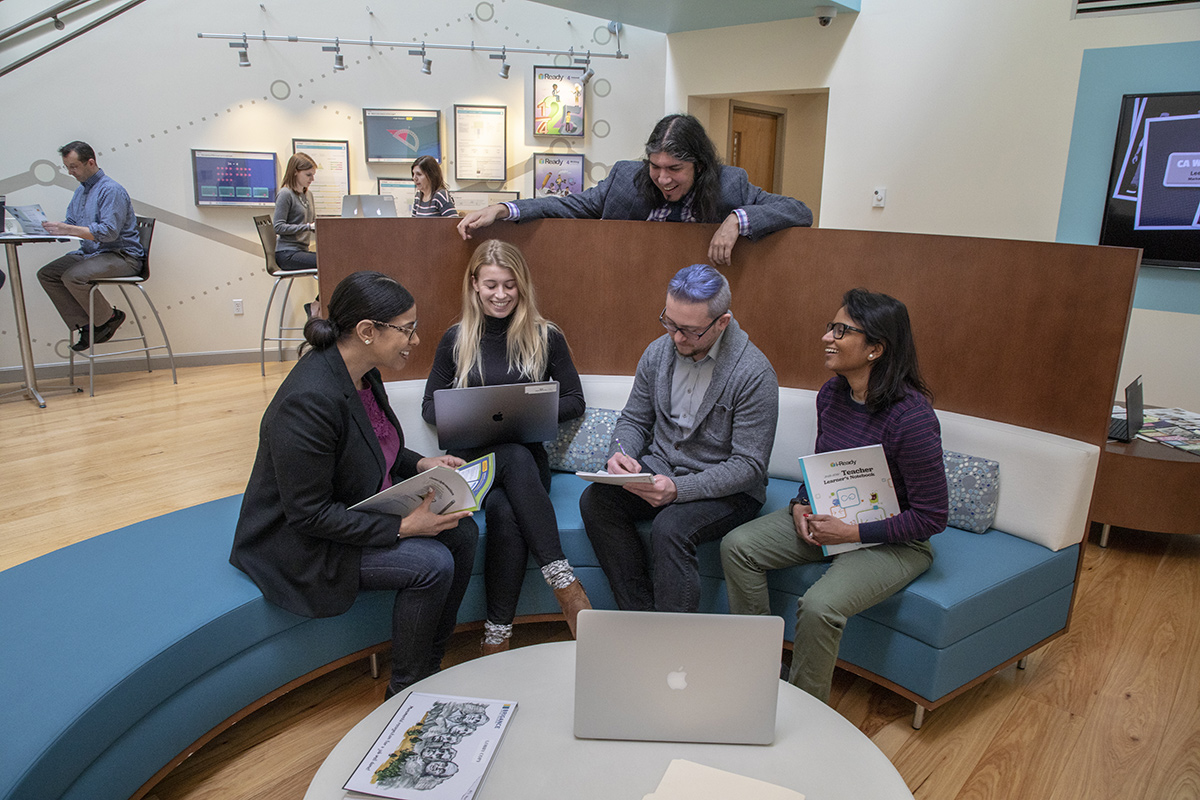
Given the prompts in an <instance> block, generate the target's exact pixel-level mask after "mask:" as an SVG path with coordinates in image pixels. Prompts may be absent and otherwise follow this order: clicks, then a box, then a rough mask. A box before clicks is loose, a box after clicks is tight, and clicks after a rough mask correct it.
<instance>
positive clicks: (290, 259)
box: [275, 250, 317, 270]
mask: <svg viewBox="0 0 1200 800" xmlns="http://www.w3.org/2000/svg"><path fill="white" fill-rule="evenodd" d="M275 263H276V264H278V265H279V268H280V269H286V270H294V269H316V268H317V254H316V253H314V252H312V251H311V250H276V251H275Z"/></svg>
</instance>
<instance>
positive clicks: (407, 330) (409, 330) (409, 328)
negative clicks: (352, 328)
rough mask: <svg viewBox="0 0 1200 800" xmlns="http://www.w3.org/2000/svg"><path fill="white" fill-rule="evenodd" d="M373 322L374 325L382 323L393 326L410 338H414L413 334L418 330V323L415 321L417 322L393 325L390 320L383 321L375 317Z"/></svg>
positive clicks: (384, 325)
mask: <svg viewBox="0 0 1200 800" xmlns="http://www.w3.org/2000/svg"><path fill="white" fill-rule="evenodd" d="M371 324H372V325H382V326H383V327H385V328H391V329H392V330H394V331H400V333H403V334H404V335H405V336H406V337H408V339H410V340H411V339H412V337H413V335H414V334H415V333H416V332H417V323H415V322H414V323H413V324H412V325H393V324H392V323H390V322H381V321H379V320H377V319H373V320H371Z"/></svg>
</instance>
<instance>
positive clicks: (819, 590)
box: [721, 508, 933, 702]
mask: <svg viewBox="0 0 1200 800" xmlns="http://www.w3.org/2000/svg"><path fill="white" fill-rule="evenodd" d="M817 561H830V562H831V563H830V565H829V569H827V570H826V571H825V574H824V575H822V576H821V578H820V579H818V580H817V582H816V583H814V584H813V585H812V586H811V587H809V589H808V591H807V592H805V593H804V596H803V597H801V598H800V600H799V602H798V603H797V612H796V635H795V639H794V643H793V650H792V671H791V674H790V675H789V676H788V682H789V683H791V684H793V685H795V686H797V687H799V688H800V689H803V690H804V691H806V692H808V693H809V694H811V695H812V696H814V697H816V698H817V699H819V700H821V701H822V702H828V701H829V690H830V687H831V685H832V683H833V667H834V664H836V662H837V653H838V646H839V644H840V643H841V640H842V631H843V630H844V629H845V627H846V620H847V619H848V618H849V617H851V616H853V615H855V614H857V613H858V612H860V611H862V610H864V609H867V608H870V607H871V606H873V605H875V604H876V603H878V602H880V601H881V600H884V599H886V598H888V597H891V596H892V595H893V594H895V593H896V592H898V591H900V590H901V589H902V588H904V587H905V586H906V585H908V583H909V582H910V581H912V579H913V578H915V577H917V576H918V575H920V574H921V573H922V572H924V571H925V570H927V569H929V565H930V564H932V563H933V548H932V547H931V546H930V544H929V542H928V541H924V542H908V543H905V544H880V545H876V546H874V547H865V548H862V549H860V550H851V551H849V552H846V553H840V554H838V555H836V556H826V555H823V554H822V553H821V548H820V547H816V546H814V545H810V544H808V543H807V542H804V541H801V539H800V537H798V536H797V535H796V526H795V523H794V522H793V521H792V515H791V513H790V512H789V511H788V509H786V508H783V509H780V510H779V511H774V512H772V513H770V514H767V515H766V516H762V517H759V518H758V519H755V520H752V521H751V522H747V523H746V524H745V525H741V526H739V527H737V528H734V529H733V530H732V531H730V532H729V533H727V534H725V538H724V539H722V540H721V565H722V567H723V568H724V570H725V585H726V588H727V590H728V592H729V610H730V611H731V612H733V613H734V614H770V613H771V607H770V602H769V598H768V596H767V571H768V570H772V569H782V568H783V567H790V566H794V565H796V564H808V563H812V562H817Z"/></svg>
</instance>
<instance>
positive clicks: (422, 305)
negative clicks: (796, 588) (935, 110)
mask: <svg viewBox="0 0 1200 800" xmlns="http://www.w3.org/2000/svg"><path fill="white" fill-rule="evenodd" d="M456 222H457V220H456V219H368V220H350V219H323V220H321V221H320V222H318V223H317V226H318V227H317V232H318V240H319V242H320V244H319V253H320V269H321V278H320V281H321V296H322V297H323V298H328V297H330V296H331V294H332V292H333V289H334V287H335V286H336V285H337V283H338V281H339V280H341V279H342V278H343V277H345V276H346V275H348V274H350V273H351V272H354V271H355V270H360V269H371V270H378V271H380V272H384V273H386V274H388V275H392V276H394V277H395V278H397V279H398V280H399V281H400V282H401V283H403V284H404V285H405V286H406V287H408V289H409V290H410V291H411V292H412V293H413V295H414V296H415V297H416V298H417V307H418V312H419V318H420V335H421V344H420V346H419V347H418V348H417V349H416V350H415V351H414V353H413V358H412V360H411V361H410V365H409V367H408V372H407V373H405V374H404V375H402V376H401V375H392V376H385V377H388V378H391V379H397V378H400V377H404V378H422V377H424V376H425V375H427V374H428V371H429V367H430V364H431V363H432V359H433V352H434V349H435V347H436V345H437V342H438V340H439V339H440V338H441V335H442V334H443V333H444V332H445V330H446V328H447V327H448V326H449V325H450V324H451V323H453V322H454V321H455V320H456V319H457V317H458V314H459V310H460V308H461V292H462V278H463V272H464V270H465V268H466V264H467V261H468V259H469V258H470V255H471V253H472V251H473V250H474V248H475V246H476V245H477V244H478V243H479V242H480V241H483V239H485V238H498V239H504V240H505V241H509V242H512V243H513V244H516V245H517V246H519V247H520V248H521V250H522V251H523V252H524V253H525V256H526V258H527V259H528V261H529V264H530V267H531V269H532V271H533V276H534V282H535V284H536V289H537V302H538V306H539V308H540V309H541V311H542V313H543V314H544V315H545V316H546V317H547V318H549V319H552V320H554V321H555V322H557V323H558V324H559V325H560V326H561V327H562V329H563V331H564V332H565V333H566V336H567V341H568V342H569V343H570V345H571V349H572V352H573V353H574V357H575V363H576V366H577V367H578V368H579V371H580V372H581V373H599V374H633V372H634V369H635V368H636V366H637V361H638V357H639V356H640V355H641V353H642V350H643V349H644V348H645V347H646V345H647V344H648V343H649V342H650V341H651V340H652V339H654V338H655V337H657V336H660V335H661V334H662V333H663V329H662V327H661V326H660V325H659V323H658V315H659V312H660V311H661V310H662V307H663V303H664V298H665V295H666V285H667V281H668V280H669V279H670V277H671V276H672V275H673V274H674V273H675V272H676V271H677V270H678V269H680V268H681V267H684V266H687V265H688V264H692V263H697V262H705V261H707V257H706V254H707V250H708V242H709V239H710V238H711V236H712V234H713V231H714V230H715V228H716V226H713V225H695V224H692V225H684V224H669V223H652V222H611V221H592V220H538V221H534V222H527V223H521V224H511V223H503V222H501V223H497V224H495V225H493V226H492V227H490V228H487V229H485V230H484V231H482V235H481V236H479V235H477V238H476V239H475V240H472V241H469V242H464V241H463V240H462V239H461V238H459V236H458V234H457V232H456V230H455V224H456ZM733 261H734V263H733V264H732V265H731V266H730V267H727V268H724V269H723V270H722V271H723V272H724V274H725V276H726V277H727V278H728V279H729V282H730V285H731V288H732V290H733V313H734V316H735V317H736V318H737V319H738V322H739V323H740V324H741V326H742V327H743V328H744V329H745V330H746V331H747V332H748V333H749V335H750V338H751V339H752V340H753V341H754V343H755V344H757V345H758V346H759V348H761V349H762V351H763V352H764V353H766V355H767V357H768V358H770V359H771V363H772V364H774V366H775V370H776V372H777V373H778V374H779V383H780V385H782V386H793V387H798V388H805V389H816V388H818V387H819V386H820V385H821V384H822V383H824V381H825V380H826V379H828V378H829V373H828V372H827V371H826V370H825V368H824V364H823V358H822V349H823V348H822V344H821V336H822V335H823V334H824V333H825V323H827V322H828V321H829V320H831V319H832V318H833V315H834V313H835V312H836V311H837V309H838V307H839V306H840V305H841V297H842V293H843V292H844V291H845V290H847V289H850V288H853V287H856V286H863V287H866V288H868V289H871V290H872V291H879V292H886V293H888V294H890V295H893V296H895V297H897V298H899V299H900V300H903V301H904V303H905V304H906V305H907V306H908V309H909V314H910V316H911V318H912V322H913V328H914V332H915V336H916V341H917V350H918V353H919V356H920V361H921V367H922V370H923V372H924V373H925V377H926V380H927V381H928V383H929V384H930V386H931V387H932V388H933V390H934V393H935V395H936V397H935V403H934V404H935V405H936V407H938V408H941V409H945V410H948V411H956V412H959V413H963V414H970V415H974V416H979V417H987V418H989V419H994V420H999V421H1001V422H1008V423H1012V424H1014V425H1021V426H1025V427H1029V428H1035V429H1038V430H1043V431H1048V432H1050V433H1056V434H1059V435H1062V436H1067V437H1070V438H1073V439H1079V440H1083V441H1087V442H1091V443H1094V444H1096V445H1099V446H1101V447H1103V445H1104V442H1105V439H1106V437H1107V431H1108V420H1109V416H1110V412H1111V408H1112V400H1113V397H1114V394H1115V391H1116V382H1117V375H1118V370H1119V367H1120V362H1121V354H1122V349H1123V347H1124V341H1125V330H1126V326H1127V324H1128V321H1129V313H1130V309H1131V304H1132V300H1133V291H1134V286H1135V282H1136V279H1137V271H1138V262H1139V253H1138V251H1136V250H1128V249H1123V248H1109V247H1092V246H1084V245H1062V244H1053V243H1046V242H1024V241H1011V240H1000V239H977V238H966V237H956V236H930V235H920V234H904V233H885V232H875V231H844V230H831V229H805V228H797V229H791V230H785V231H781V232H779V233H776V234H773V235H771V236H768V237H766V238H765V239H763V240H761V241H759V242H749V241H747V240H745V239H743V240H741V241H739V242H738V244H737V246H736V247H735V249H734V256H733Z"/></svg>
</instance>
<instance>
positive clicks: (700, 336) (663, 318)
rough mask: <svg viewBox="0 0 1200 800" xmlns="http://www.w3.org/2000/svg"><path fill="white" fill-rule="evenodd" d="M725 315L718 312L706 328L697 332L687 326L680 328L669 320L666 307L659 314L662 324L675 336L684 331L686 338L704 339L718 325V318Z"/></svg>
mask: <svg viewBox="0 0 1200 800" xmlns="http://www.w3.org/2000/svg"><path fill="white" fill-rule="evenodd" d="M723 316H725V315H724V314H717V316H716V317H714V318H713V321H712V322H710V323H708V326H707V327H706V328H705V329H704V330H702V331H700V332H699V333H697V332H696V331H693V330H688V329H687V328H680V327H679V326H678V325H676V324H675V323H674V322H671V321H670V320H668V319H667V309H666V307H664V308H663V310H662V313H661V314H659V315H658V321H659V322H660V323H661V324H662V326H663V327H664V328H666V329H667V333H669V334H671V335H672V336H674V335H675V334H676V333H682V334H683V336H684V338H686V339H703V338H704V334H706V333H708V332H709V331H710V330H712V326H713V325H716V324H717V320H719V319H720V318H721V317H723Z"/></svg>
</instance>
